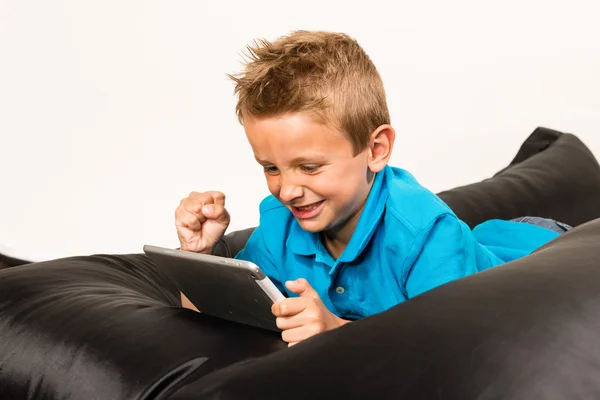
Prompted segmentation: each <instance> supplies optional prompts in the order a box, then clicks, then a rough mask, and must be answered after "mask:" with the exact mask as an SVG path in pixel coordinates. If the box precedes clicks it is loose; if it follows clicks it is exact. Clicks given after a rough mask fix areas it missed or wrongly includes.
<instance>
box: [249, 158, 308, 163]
mask: <svg viewBox="0 0 600 400" xmlns="http://www.w3.org/2000/svg"><path fill="white" fill-rule="evenodd" d="M315 158H317V157H313V158H312V159H311V158H308V157H305V156H300V157H296V158H294V159H293V160H292V161H291V164H300V163H303V162H307V161H309V162H315V161H316V160H315ZM254 159H255V160H256V161H257V162H258V163H259V164H269V163H270V162H269V161H266V160H261V159H260V158H258V157H254Z"/></svg>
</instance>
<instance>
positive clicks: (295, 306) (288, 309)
mask: <svg viewBox="0 0 600 400" xmlns="http://www.w3.org/2000/svg"><path fill="white" fill-rule="evenodd" d="M306 306H307V303H306V300H305V299H303V298H302V297H291V298H288V299H285V300H283V301H280V302H278V303H275V304H273V306H271V312H272V313H273V315H274V316H276V317H291V316H294V315H297V314H300V313H301V312H302V311H304V310H305V309H306Z"/></svg>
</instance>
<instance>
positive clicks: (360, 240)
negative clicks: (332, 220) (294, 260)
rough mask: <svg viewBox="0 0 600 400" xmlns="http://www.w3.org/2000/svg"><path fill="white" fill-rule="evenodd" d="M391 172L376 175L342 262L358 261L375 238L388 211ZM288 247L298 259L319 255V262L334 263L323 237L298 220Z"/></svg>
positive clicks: (293, 222)
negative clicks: (322, 242)
mask: <svg viewBox="0 0 600 400" xmlns="http://www.w3.org/2000/svg"><path fill="white" fill-rule="evenodd" d="M390 168H391V167H389V166H386V167H385V168H384V169H383V170H382V171H381V172H379V173H377V174H376V175H375V181H374V182H373V186H371V190H370V191H369V196H368V197H367V201H366V203H365V206H364V208H363V210H362V213H361V214H360V217H359V219H358V223H357V224H356V228H355V229H354V233H353V234H352V238H351V239H350V242H349V243H348V245H347V246H346V248H345V249H344V251H343V252H342V255H341V256H340V258H339V259H338V262H351V261H354V260H355V259H356V258H357V257H358V256H359V255H360V254H361V253H362V251H363V250H364V249H365V247H366V246H367V244H368V243H369V240H370V239H371V237H372V236H373V233H374V232H375V229H376V228H377V225H378V224H379V221H380V220H381V218H382V216H383V212H384V211H385V204H386V201H387V198H388V188H387V183H386V177H387V175H389V174H390V173H391V171H390ZM286 246H287V247H288V249H290V250H291V251H292V252H293V253H295V254H298V255H303V256H314V255H316V256H317V261H325V260H326V259H331V256H330V255H329V253H328V252H327V249H326V248H325V246H324V245H322V244H321V242H320V239H319V234H318V233H314V232H307V231H305V230H304V229H302V227H301V226H300V225H299V224H298V221H296V220H295V219H294V220H293V221H292V226H291V228H290V233H289V235H288V239H287V241H286ZM323 253H324V254H323Z"/></svg>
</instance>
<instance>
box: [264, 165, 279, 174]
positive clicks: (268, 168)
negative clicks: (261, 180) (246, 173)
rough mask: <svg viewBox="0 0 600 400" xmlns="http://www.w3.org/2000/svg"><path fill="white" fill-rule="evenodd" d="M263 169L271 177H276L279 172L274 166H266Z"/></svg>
mask: <svg viewBox="0 0 600 400" xmlns="http://www.w3.org/2000/svg"><path fill="white" fill-rule="evenodd" d="M263 169H264V170H265V174H269V175H275V174H277V173H278V172H279V170H278V169H277V167H275V166H273V165H268V166H265V167H263Z"/></svg>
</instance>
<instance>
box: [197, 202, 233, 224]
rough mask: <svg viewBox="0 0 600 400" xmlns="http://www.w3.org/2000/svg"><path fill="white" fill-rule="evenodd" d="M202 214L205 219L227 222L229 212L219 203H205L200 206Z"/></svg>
mask: <svg viewBox="0 0 600 400" xmlns="http://www.w3.org/2000/svg"><path fill="white" fill-rule="evenodd" d="M202 214H203V215H204V216H205V217H206V218H207V219H212V220H215V222H219V223H225V224H227V223H229V213H228V212H227V210H226V209H225V207H224V206H223V205H221V204H206V205H204V206H203V207H202Z"/></svg>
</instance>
